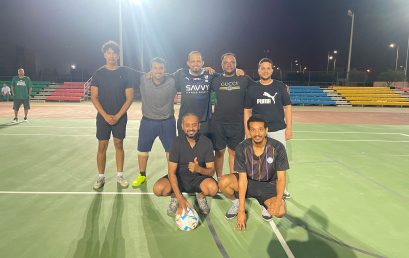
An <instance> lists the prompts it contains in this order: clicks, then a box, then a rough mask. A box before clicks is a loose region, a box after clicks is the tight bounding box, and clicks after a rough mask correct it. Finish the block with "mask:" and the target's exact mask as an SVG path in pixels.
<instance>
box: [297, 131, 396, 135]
mask: <svg viewBox="0 0 409 258" xmlns="http://www.w3.org/2000/svg"><path fill="white" fill-rule="evenodd" d="M293 133H323V134H324V133H325V134H375V135H377V134H379V135H383V134H398V135H399V134H402V133H384V132H359V131H358V132H353V131H345V132H335V131H333V132H328V131H293Z"/></svg>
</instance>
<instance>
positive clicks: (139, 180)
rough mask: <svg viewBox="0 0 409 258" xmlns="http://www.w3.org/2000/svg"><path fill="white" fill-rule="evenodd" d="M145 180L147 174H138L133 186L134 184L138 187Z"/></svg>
mask: <svg viewBox="0 0 409 258" xmlns="http://www.w3.org/2000/svg"><path fill="white" fill-rule="evenodd" d="M145 181H146V176H141V175H138V176H137V177H136V178H135V181H133V183H132V186H133V187H138V186H140V185H141V184H143V183H145Z"/></svg>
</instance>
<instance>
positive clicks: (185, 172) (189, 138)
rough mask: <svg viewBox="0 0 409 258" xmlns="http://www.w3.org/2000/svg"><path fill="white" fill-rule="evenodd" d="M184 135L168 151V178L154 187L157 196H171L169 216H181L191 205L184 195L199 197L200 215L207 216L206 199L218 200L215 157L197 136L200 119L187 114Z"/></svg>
mask: <svg viewBox="0 0 409 258" xmlns="http://www.w3.org/2000/svg"><path fill="white" fill-rule="evenodd" d="M181 119H182V129H183V132H184V135H179V136H177V137H176V138H175V140H174V141H173V143H172V146H171V148H170V151H169V162H168V175H166V176H164V177H162V178H161V179H159V180H158V181H157V182H156V183H155V185H154V186H153V192H154V194H155V195H156V196H169V195H171V200H170V204H169V207H168V209H167V213H168V215H169V216H173V215H175V213H178V214H180V213H182V211H183V210H184V209H186V207H187V206H190V204H189V202H188V201H187V200H186V199H185V198H184V197H183V195H182V192H186V193H196V201H197V203H198V205H199V209H200V211H201V213H203V214H208V213H209V211H210V209H209V206H208V205H207V201H206V196H215V195H216V194H217V191H218V187H217V183H216V181H215V180H214V179H213V177H212V176H213V175H214V155H213V147H212V143H211V141H210V140H209V139H208V138H206V137H205V136H203V135H200V134H198V132H199V129H200V121H199V118H198V117H197V115H195V114H191V113H187V114H185V115H184V116H183V117H182V118H181Z"/></svg>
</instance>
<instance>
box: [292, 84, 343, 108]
mask: <svg viewBox="0 0 409 258" xmlns="http://www.w3.org/2000/svg"><path fill="white" fill-rule="evenodd" d="M289 89H290V98H291V103H292V105H319V106H334V105H336V102H335V101H334V100H333V99H332V98H331V97H330V96H328V95H327V94H326V93H325V92H324V91H323V89H321V88H320V86H289Z"/></svg>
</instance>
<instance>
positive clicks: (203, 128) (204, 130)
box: [177, 117, 212, 139]
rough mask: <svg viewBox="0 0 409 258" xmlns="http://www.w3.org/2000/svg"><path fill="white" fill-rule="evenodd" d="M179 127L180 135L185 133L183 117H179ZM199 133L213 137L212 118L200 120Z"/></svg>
mask: <svg viewBox="0 0 409 258" xmlns="http://www.w3.org/2000/svg"><path fill="white" fill-rule="evenodd" d="M177 129H178V135H184V134H185V132H183V129H182V118H181V117H180V118H178V121H177ZM199 133H200V134H201V135H204V136H206V137H207V138H209V139H211V138H212V135H211V133H210V120H207V121H205V122H200V129H199Z"/></svg>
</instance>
